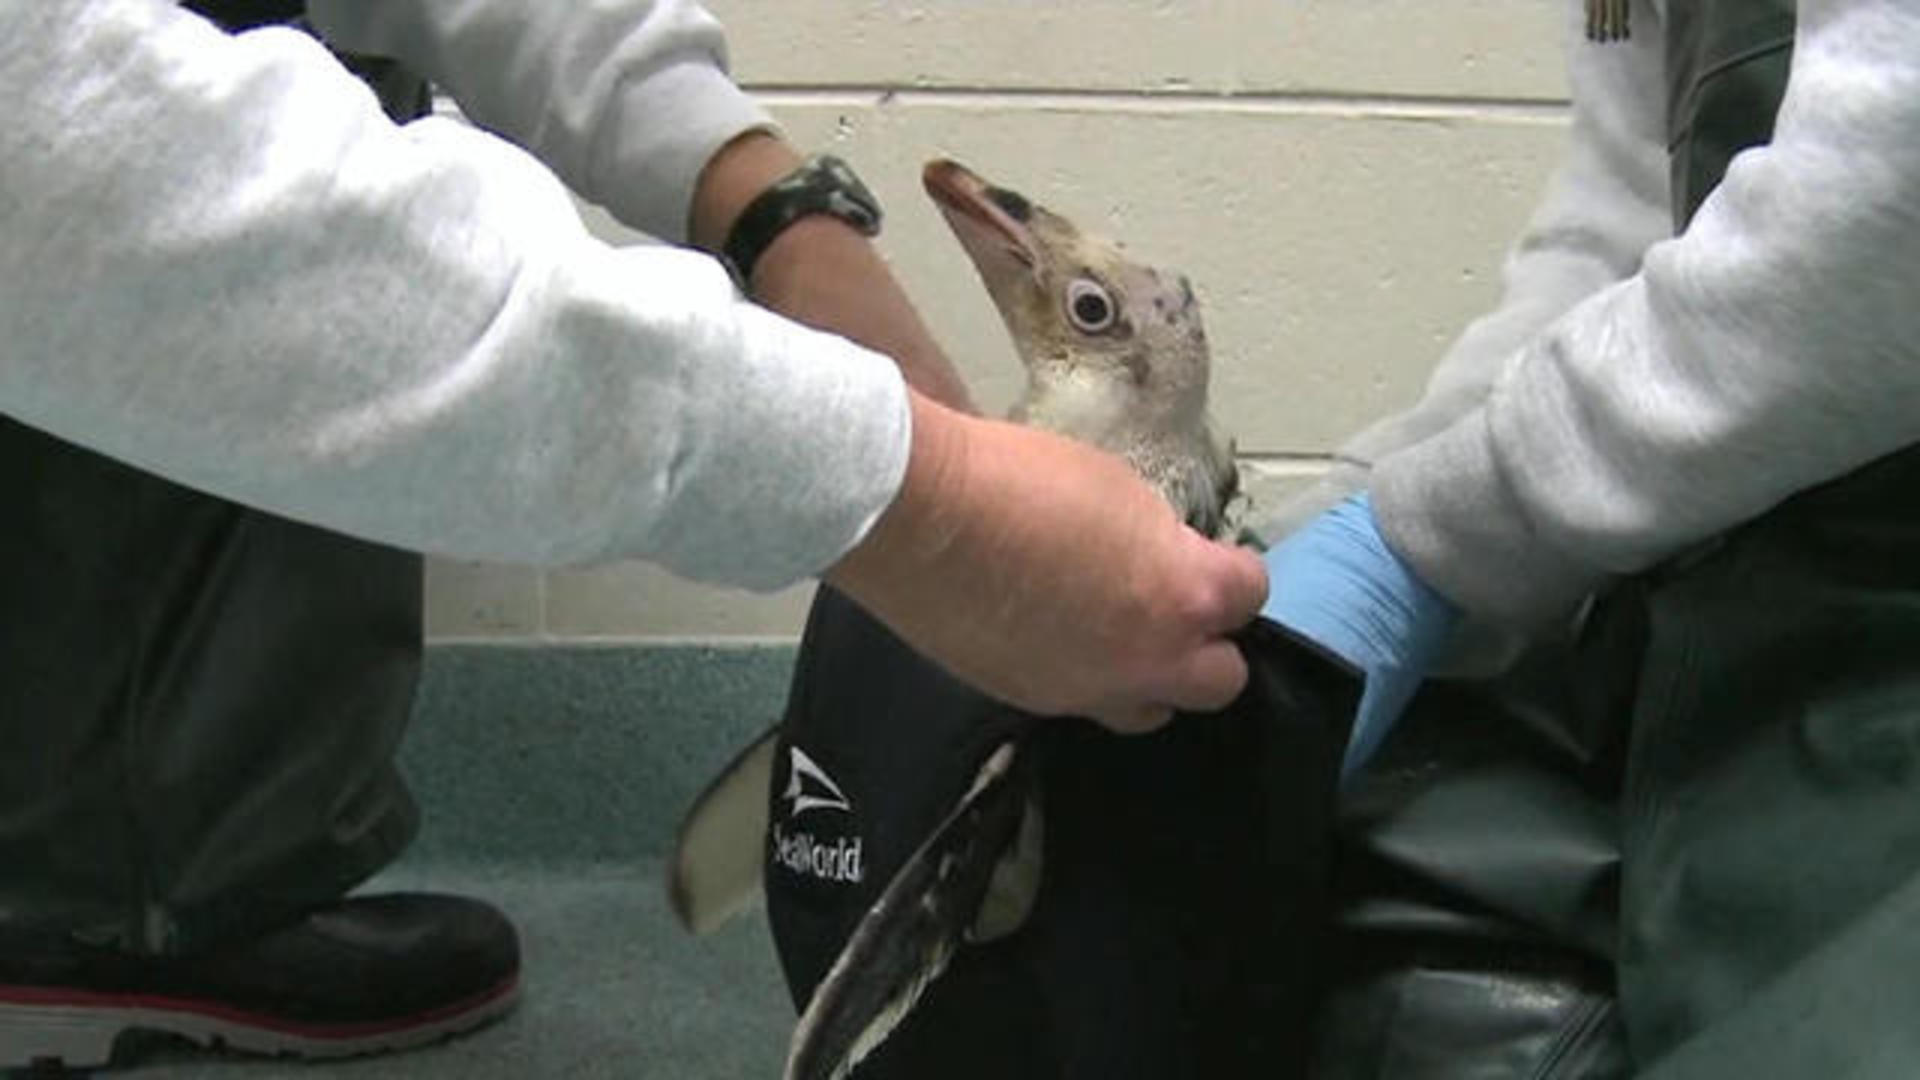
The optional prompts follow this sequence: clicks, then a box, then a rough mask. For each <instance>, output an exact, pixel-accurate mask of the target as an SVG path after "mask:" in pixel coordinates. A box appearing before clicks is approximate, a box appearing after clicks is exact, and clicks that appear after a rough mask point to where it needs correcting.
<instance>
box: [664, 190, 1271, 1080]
mask: <svg viewBox="0 0 1920 1080" xmlns="http://www.w3.org/2000/svg"><path fill="white" fill-rule="evenodd" d="M923 183H924V186H925V188H926V191H927V193H928V194H929V195H930V196H931V197H932V199H933V201H934V202H935V204H936V205H937V206H938V207H939V209H940V211H941V213H942V215H943V216H944V217H945V219H946V221H947V223H948V225H949V227H950V228H951V229H952V231H953V233H954V235H955V236H956V238H957V239H958V240H959V242H960V244H961V246H962V248H963V249H964V250H965V251H966V253H967V255H968V257H969V259H970V260H971V261H972V263H973V265H974V267H975V269H976V271H977V273H978V274H979V277H980V279H981V281H982V282H983V284H984V285H985V286H986V288H987V292H988V294H989V296H990V297H991V298H992V301H993V303H994V306H995V308H996V309H997V310H998V312H999V314H1000V317H1001V319H1002V320H1003V322H1004V323H1005V325H1006V328H1007V331H1008V334H1009V336H1010V337H1011V339H1012V342H1013V345H1014V348H1015V350H1016V352H1017V354H1018V355H1019V358H1020V361H1021V363H1022V365H1023V366H1024V368H1025V370H1026V376H1027V378H1026V383H1025V386H1024V388H1023V390H1022V392H1021V394H1020V396H1019V398H1018V400H1017V401H1016V403H1015V404H1014V405H1013V407H1012V409H1011V410H1010V413H1009V418H1010V419H1012V420H1015V421H1018V422H1021V423H1025V424H1028V425H1031V426H1034V427H1038V428H1042V429H1045V430H1048V431H1052V432H1054V433H1057V434H1060V435H1064V436H1067V437H1070V438H1075V439H1078V440H1081V441H1083V442H1086V443H1089V444H1091V445H1094V446H1096V447H1099V448H1101V449H1104V450H1107V451H1109V452H1111V453H1113V454H1115V455H1116V456H1119V457H1121V458H1123V459H1124V460H1126V461H1127V462H1128V463H1129V464H1130V465H1131V466H1132V467H1133V468H1134V469H1135V470H1136V471H1137V472H1138V473H1139V474H1140V475H1141V476H1142V477H1143V478H1144V479H1145V480H1146V481H1147V482H1148V483H1149V484H1151V485H1152V486H1153V487H1155V488H1156V489H1157V490H1158V491H1159V492H1160V493H1161V494H1162V495H1163V496H1164V497H1165V498H1166V499H1167V501H1168V502H1169V503H1170V504H1171V505H1172V506H1173V507H1174V508H1175V510H1176V511H1177V512H1178V513H1179V514H1180V515H1181V516H1182V518H1183V519H1184V520H1185V521H1186V522H1187V524H1188V525H1190V526H1191V527H1193V528H1194V529H1195V530H1197V531H1199V532H1201V533H1202V534H1204V535H1207V536H1209V537H1215V538H1218V537H1221V536H1224V535H1228V534H1229V533H1231V532H1232V531H1233V525H1232V519H1233V517H1234V516H1235V515H1234V514H1233V511H1234V510H1235V509H1236V508H1237V500H1238V493H1239V486H1238V474H1237V471H1236V469H1235V465H1234V457H1233V449H1232V445H1231V443H1230V442H1228V441H1227V440H1226V439H1225V438H1223V437H1222V436H1221V435H1220V434H1219V432H1218V430H1217V429H1216V427H1215V425H1214V424H1213V423H1212V421H1211V419H1210V418H1209V415H1208V410H1207V395H1208V384H1209V378H1210V374H1211V371H1210V364H1211V361H1210V357H1209V351H1208V344H1207V338H1206V333H1205V330H1204V328H1203V326H1202V323H1201V318H1200V308H1199V303H1198V301H1197V299H1196V298H1195V295H1194V291H1193V287H1192V285H1191V283H1190V282H1189V281H1188V280H1187V278H1186V277H1184V276H1183V275H1180V274H1177V273H1172V272H1168V271H1165V270H1160V269H1156V268H1154V267H1152V266H1149V265H1146V264H1144V263H1142V262H1139V261H1137V260H1135V259H1133V258H1131V257H1130V256H1129V255H1128V254H1127V253H1126V252H1125V251H1124V250H1123V249H1122V248H1121V247H1120V246H1119V245H1117V244H1115V243H1112V242H1110V241H1108V240H1105V239H1103V238H1100V237H1098V236H1095V235H1092V234H1089V233H1086V232H1083V231H1081V230H1080V229H1079V228H1078V227H1076V226H1075V225H1074V224H1073V223H1072V222H1071V221H1069V220H1068V219H1066V218H1064V217H1062V216H1060V215H1059V214H1056V213H1054V212H1052V211H1050V210H1048V209H1047V208H1046V207H1043V206H1040V205H1038V204H1036V203H1034V202H1033V201H1031V200H1029V199H1028V198H1026V197H1025V196H1023V195H1021V194H1020V193H1018V192H1016V191H1012V190H1010V189H1007V188H1003V187H998V186H995V185H993V184H990V183H988V182H987V181H985V180H983V179H982V178H981V177H979V176H977V175H976V174H974V173H973V172H971V171H969V170H968V169H966V168H965V167H963V166H961V165H960V164H958V163H956V162H953V161H948V160H937V161H933V162H931V163H929V164H928V165H927V166H926V168H925V170H924V173H923ZM777 736H778V731H777V730H776V731H774V732H770V733H769V734H768V735H767V736H766V737H764V738H763V739H762V740H760V741H759V742H757V743H756V744H755V745H754V746H752V747H750V748H749V749H748V750H747V751H745V752H744V753H742V754H741V756H740V757H739V758H737V759H736V760H735V762H734V763H733V764H732V765H730V766H729V767H728V768H727V769H726V770H724V771H723V772H722V774H721V776H720V777H719V778H718V779H717V780H716V781H715V782H714V783H713V784H712V785H711V786H710V787H709V788H708V789H707V792H706V793H704V794H703V795H702V796H701V797H700V799H699V800H698V801H697V802H696V804H695V806H694V808H693V810H692V811H691V812H690V813H689V814H688V816H687V819H686V821H685V822H684V823H683V826H682V830H681V835H680V840H679V843H678V845H677V850H676V853H675V858H674V864H673V867H672V872H671V878H670V888H671V895H672V899H673V903H674V908H675V910H676V912H677V913H678V914H679V915H680V917H681V919H682V921H683V922H685V923H686V924H687V925H688V926H689V927H690V928H692V929H694V930H695V931H696V932H705V931H706V930H709V929H711V928H713V927H714V926H717V925H719V924H720V923H721V922H723V921H725V919H726V918H727V917H729V916H730V915H731V914H733V913H734V912H735V911H737V910H739V909H740V908H741V907H743V906H745V904H746V903H747V902H748V901H749V900H750V898H751V895H752V893H753V892H754V891H755V890H756V888H757V887H758V885H759V882H760V876H759V875H760V871H761V867H762V847H761V843H760V841H761V836H762V833H763V832H764V829H765V827H766V824H767V822H766V816H765V805H766V803H765V798H764V796H765V793H766V792H767V791H768V790H769V784H770V783H771V782H772V780H773V774H774V772H775V768H774V766H775V759H774V754H775V744H776V739H777ZM1031 744H1032V740H1031V739H1029V738H1028V737H1027V736H1026V733H1025V732H1021V733H1017V734H1015V735H1014V736H1013V737H1012V738H1010V739H1008V740H1007V741H1006V742H1005V743H1004V744H1002V745H1000V746H999V747H997V748H996V749H994V751H993V752H992V753H990V754H988V755H987V756H986V758H985V760H984V763H983V764H982V766H981V767H980V770H979V773H978V775H977V776H976V777H975V778H974V780H973V782H972V784H971V785H970V786H969V788H968V790H967V791H966V792H965V794H964V795H963V796H962V798H961V799H960V801H959V802H958V804H957V805H955V806H954V807H953V809H952V810H951V812H950V813H948V814H947V815H946V817H945V818H944V819H943V820H942V822H941V824H940V825H939V826H938V827H937V828H936V829H935V830H934V831H933V833H932V834H931V835H930V836H928V838H927V839H926V840H925V842H923V843H922V844H921V845H920V846H919V848H918V849H917V850H916V851H915V853H914V854H913V856H912V857H911V858H909V859H908V860H907V862H906V863H905V864H904V865H902V866H901V867H900V869H899V870H898V872H897V873H895V875H894V876H893V877H892V878H891V879H890V880H889V882H888V884H887V886H886V888H885V889H884V890H883V891H882V893H881V894H880V896H879V898H878V899H877V901H876V902H875V903H874V904H873V905H872V907H871V908H870V909H869V910H868V912H867V914H866V915H865V916H864V917H863V918H862V920H861V921H860V923H859V925H858V926H857V927H856V928H855V930H854V932H853V933H852V935H851V936H850V937H849V938H848V940H847V943H846V945H845V947H844V948H843V949H842V951H841V952H840V954H839V956H838V958H837V959H836V961H835V962H834V964H833V965H832V967H831V969H830V970H829V971H828V972H827V974H826V976H825V978H824V979H823V980H822V981H821V982H820V984H819V986H818V987H817V988H816V989H815V991H814V993H813V996H812V999H811V1001H810V1003H809V1005H808V1007H807V1009H806V1010H805V1012H804V1014H803V1015H802V1017H801V1019H800V1022H799V1024H798V1025H797V1027H796V1029H795V1032H794V1037H793V1042H792V1046H791V1048H790V1053H789V1058H788V1063H787V1070H786V1076H787V1077H788V1078H789V1080H829V1078H838V1077H844V1076H846V1075H848V1073H850V1072H851V1071H852V1069H853V1068H854V1066H855V1065H856V1064H857V1063H858V1062H859V1061H860V1060H861V1059H863V1058H865V1057H866V1056H867V1055H869V1054H870V1053H871V1052H872V1051H873V1050H874V1049H876V1048H877V1047H879V1046H880V1045H881V1044H882V1043H883V1042H884V1041H885V1040H886V1038H887V1037H888V1036H889V1035H890V1034H891V1033H892V1032H893V1031H894V1029H895V1028H896V1027H897V1026H898V1025H899V1023H900V1022H901V1021H902V1020H904V1019H905V1017H906V1016H907V1015H908V1014H909V1013H910V1012H911V1011H912V1009H913V1007H914V1005H915V1004H916V1003H917V1002H918V1001H919V1000H920V998H921V995H922V994H923V993H924V992H925V990H926V988H927V987H928V986H929V985H930V984H931V983H932V982H933V980H935V979H937V978H938V977H939V976H940V974H941V973H942V972H943V971H944V970H945V969H946V967H947V964H948V963H949V961H950V960H951V958H952V956H953V954H954V950H955V949H957V948H959V947H961V946H962V945H963V944H964V943H965V942H967V941H983V940H990V939H992V938H995V937H998V936H1001V935H1004V934H1007V933H1010V932H1012V931H1013V930H1015V929H1017V928H1018V927H1019V925H1020V924H1021V922H1022V921H1023V920H1024V919H1025V917H1026V914H1027V912H1028V911H1029V910H1030V906H1031V904H1032V902H1033V899H1034V896H1035V893H1036V892H1037V890H1038V888H1039V882H1040V877H1041V874H1042V873H1043V871H1044V868H1043V867H1042V866H1041V865H1040V851H1041V846H1042V835H1043V829H1044V825H1043V823H1042V821H1041V817H1040V812H1039V806H1040V803H1039V800H1038V799H1037V798H1036V797H1035V796H1036V792H1035V790H1034V788H1035V785H1036V779H1035V777H1036V775H1037V772H1036V768H1035V765H1034V762H1033V760H1032V759H1033V758H1034V756H1035V753H1034V751H1035V747H1034V746H1033V745H1031Z"/></svg>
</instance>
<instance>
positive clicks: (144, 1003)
mask: <svg viewBox="0 0 1920 1080" xmlns="http://www.w3.org/2000/svg"><path fill="white" fill-rule="evenodd" d="M519 985H520V977H519V976H518V975H509V976H508V977H506V978H505V979H502V980H501V981H500V982H499V983H497V984H495V985H494V986H492V987H490V988H488V989H486V990H484V991H481V992H480V993H478V994H474V995H472V996H471V997H467V998H464V999H462V1000H460V1001H456V1002H453V1003H452V1004H449V1005H442V1006H440V1007H438V1008H435V1009H428V1010H426V1011H424V1012H418V1013H413V1014H411V1015H408V1016H404V1017H400V1018H397V1019H393V1020H365V1021H359V1022H356V1023H350V1024H312V1023H305V1022H302V1021H298V1020H288V1019H285V1018H283V1017H277V1016H269V1015H266V1014H264V1013H257V1012H249V1011H247V1010H245V1009H240V1008H235V1007H234V1006H232V1005H226V1004H223V1003H221V1002H218V1001H203V1000H200V999H197V998H175V997H166V996H164V995H155V994H115V993H102V992H99V991H94V990H73V989H65V988H60V987H44V986H5V985H0V1007H5V1006H8V1005H22V1006H37V1007H50V1008H70V1009H151V1010H153V1011H155V1012H166V1013H180V1014H185V1015H191V1016H202V1017H210V1018H212V1019H215V1020H221V1021H224V1022H226V1023H231V1024H240V1025H244V1026H246V1027H250V1028H256V1029H259V1030H261V1031H272V1032H277V1033H279V1034H282V1035H293V1036H296V1037H299V1038H304V1039H314V1040H317V1041H332V1040H350V1039H364V1038H368V1037H372V1036H379V1035H390V1034H393V1033H395V1032H401V1031H406V1030H408V1029H411V1028H418V1027H427V1026H430V1025H432V1024H437V1023H441V1022H444V1021H447V1020H451V1019H453V1018H455V1017H458V1016H460V1015H461V1014H462V1013H468V1012H473V1011H476V1010H479V1009H482V1008H484V1007H486V1006H487V1005H491V1004H493V1003H494V1002H497V1001H499V1000H500V999H501V998H503V997H506V996H507V995H509V994H511V993H513V992H514V990H515V989H517V988H518V987H519Z"/></svg>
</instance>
